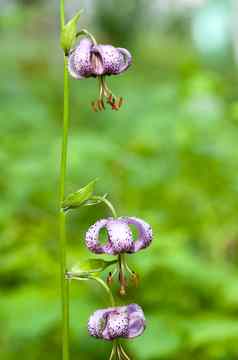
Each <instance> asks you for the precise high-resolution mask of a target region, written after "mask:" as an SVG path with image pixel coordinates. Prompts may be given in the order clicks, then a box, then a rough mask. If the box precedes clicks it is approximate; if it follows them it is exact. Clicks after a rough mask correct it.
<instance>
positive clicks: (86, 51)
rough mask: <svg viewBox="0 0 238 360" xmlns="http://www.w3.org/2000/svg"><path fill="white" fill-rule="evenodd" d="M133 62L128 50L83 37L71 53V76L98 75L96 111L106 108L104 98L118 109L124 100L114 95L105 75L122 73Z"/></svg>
mask: <svg viewBox="0 0 238 360" xmlns="http://www.w3.org/2000/svg"><path fill="white" fill-rule="evenodd" d="M131 62H132V56H131V54H130V52H129V51H128V50H126V49H123V48H115V47H113V46H111V45H97V44H95V43H94V42H93V41H92V40H91V39H89V38H83V39H82V40H81V41H80V42H79V44H78V46H77V47H76V48H74V49H73V50H71V52H70V54H69V61H68V70H69V73H70V74H71V76H73V77H74V78H75V79H78V80H81V79H85V78H89V77H98V79H99V85H100V95H99V99H98V100H97V101H95V102H93V103H92V106H93V109H94V110H95V111H97V110H100V111H101V110H104V109H105V103H104V99H106V102H107V103H108V104H110V105H111V107H112V109H113V110H118V109H119V108H120V107H121V105H122V101H123V100H122V98H121V97H116V96H115V95H113V93H112V92H111V90H110V89H109V88H108V86H107V84H106V81H105V76H106V75H119V74H121V73H122V72H124V71H126V70H127V69H128V67H129V66H130V65H131Z"/></svg>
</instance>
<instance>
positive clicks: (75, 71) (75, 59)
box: [68, 38, 94, 80]
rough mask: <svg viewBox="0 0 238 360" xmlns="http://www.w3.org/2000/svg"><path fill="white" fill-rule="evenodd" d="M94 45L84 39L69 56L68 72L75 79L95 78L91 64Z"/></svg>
mask: <svg viewBox="0 0 238 360" xmlns="http://www.w3.org/2000/svg"><path fill="white" fill-rule="evenodd" d="M92 47H93V43H92V41H91V40H90V39H88V38H83V39H82V40H81V41H80V43H79V44H78V46H77V47H76V48H75V49H73V50H72V51H71V52H70V54H69V59H68V70H69V73H70V75H71V76H72V77H74V78H75V79H79V80H80V79H84V78H87V77H90V76H94V73H93V67H92V63H91V49H92Z"/></svg>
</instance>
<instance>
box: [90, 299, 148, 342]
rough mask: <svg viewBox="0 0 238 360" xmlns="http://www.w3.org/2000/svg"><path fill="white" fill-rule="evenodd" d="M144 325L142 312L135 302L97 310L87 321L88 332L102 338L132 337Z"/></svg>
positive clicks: (142, 328)
mask: <svg viewBox="0 0 238 360" xmlns="http://www.w3.org/2000/svg"><path fill="white" fill-rule="evenodd" d="M145 327H146V321H145V316H144V312H143V310H142V308H141V307H140V306H139V305H137V304H130V305H127V306H121V307H111V308H107V309H101V310H97V311H95V312H94V313H93V314H92V315H91V316H90V318H89V321H88V331H89V334H90V335H91V336H93V337H96V338H99V339H104V340H114V339H117V338H124V339H132V338H135V337H137V336H140V335H141V334H142V333H143V332H144V330H145Z"/></svg>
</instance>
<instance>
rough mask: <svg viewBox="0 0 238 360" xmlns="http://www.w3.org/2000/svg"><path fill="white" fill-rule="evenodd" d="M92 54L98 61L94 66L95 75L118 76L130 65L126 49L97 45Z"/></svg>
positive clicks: (129, 55)
mask: <svg viewBox="0 0 238 360" xmlns="http://www.w3.org/2000/svg"><path fill="white" fill-rule="evenodd" d="M92 53H93V54H94V55H95V57H96V58H97V59H98V61H97V62H96V65H95V66H94V73H95V75H118V74H120V73H122V72H123V71H125V70H126V69H127V68H128V67H129V66H130V64H131V54H130V53H129V51H128V50H126V49H122V48H118V49H117V48H115V47H114V46H111V45H97V46H94V47H93V49H92Z"/></svg>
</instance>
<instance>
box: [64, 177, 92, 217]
mask: <svg viewBox="0 0 238 360" xmlns="http://www.w3.org/2000/svg"><path fill="white" fill-rule="evenodd" d="M96 181H97V179H95V180H93V181H91V182H90V183H88V184H87V185H86V186H84V187H83V188H81V189H79V190H78V191H76V192H74V193H72V194H70V195H68V196H67V197H66V199H65V200H64V201H63V204H62V209H63V210H64V211H67V210H69V209H77V208H78V207H80V206H82V205H84V204H85V202H86V201H87V200H89V199H90V198H91V196H92V195H93V191H94V186H95V183H96Z"/></svg>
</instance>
